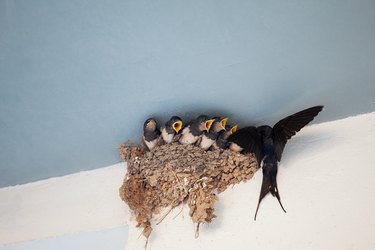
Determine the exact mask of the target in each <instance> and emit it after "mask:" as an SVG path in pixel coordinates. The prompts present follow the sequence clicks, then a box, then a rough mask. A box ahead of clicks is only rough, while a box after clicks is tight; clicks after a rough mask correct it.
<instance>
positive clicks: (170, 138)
mask: <svg viewBox="0 0 375 250" xmlns="http://www.w3.org/2000/svg"><path fill="white" fill-rule="evenodd" d="M161 137H162V138H163V140H164V141H165V142H166V143H171V142H172V141H173V137H174V134H168V132H167V129H166V128H163V129H162V130H161Z"/></svg>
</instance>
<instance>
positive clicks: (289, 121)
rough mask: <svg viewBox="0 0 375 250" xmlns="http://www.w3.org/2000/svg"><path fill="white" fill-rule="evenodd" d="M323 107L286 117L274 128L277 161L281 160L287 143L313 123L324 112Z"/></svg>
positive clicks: (312, 108)
mask: <svg viewBox="0 0 375 250" xmlns="http://www.w3.org/2000/svg"><path fill="white" fill-rule="evenodd" d="M322 109H323V106H315V107H311V108H308V109H305V110H302V111H300V112H297V113H295V114H293V115H290V116H288V117H285V118H284V119H282V120H280V121H279V122H278V123H276V124H275V126H273V130H272V133H273V134H272V137H273V141H274V148H275V153H276V157H277V160H278V161H280V160H281V155H282V153H283V150H284V147H285V144H286V142H287V141H288V140H289V139H290V138H291V137H292V136H293V135H295V134H296V133H297V132H298V131H300V130H301V129H302V128H303V127H304V126H306V125H307V124H308V123H309V122H311V121H312V120H313V119H314V117H315V116H316V115H318V114H319V112H320V111H322Z"/></svg>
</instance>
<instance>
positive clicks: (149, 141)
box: [142, 118, 160, 150]
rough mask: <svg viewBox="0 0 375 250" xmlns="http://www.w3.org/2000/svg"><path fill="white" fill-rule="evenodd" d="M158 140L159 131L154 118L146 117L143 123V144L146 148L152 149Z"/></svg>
mask: <svg viewBox="0 0 375 250" xmlns="http://www.w3.org/2000/svg"><path fill="white" fill-rule="evenodd" d="M159 140H160V131H159V129H158V127H157V124H156V121H155V119H153V118H149V119H147V120H146V121H145V123H144V125H143V136H142V142H143V143H144V144H145V146H146V147H147V148H148V150H152V149H153V148H155V147H156V146H157V145H158V143H159Z"/></svg>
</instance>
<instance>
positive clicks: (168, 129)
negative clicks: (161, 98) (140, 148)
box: [161, 116, 182, 143]
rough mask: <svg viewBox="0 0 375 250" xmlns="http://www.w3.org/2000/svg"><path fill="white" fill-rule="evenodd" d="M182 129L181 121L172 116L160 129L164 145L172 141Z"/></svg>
mask: <svg viewBox="0 0 375 250" xmlns="http://www.w3.org/2000/svg"><path fill="white" fill-rule="evenodd" d="M181 128H182V120H181V118H180V117H178V116H172V117H171V119H169V121H167V122H166V123H165V125H164V126H163V127H162V128H161V136H162V138H163V140H164V142H165V143H171V142H173V141H174V138H175V136H176V135H177V134H178V132H179V131H180V130H181Z"/></svg>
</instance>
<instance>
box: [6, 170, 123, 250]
mask: <svg viewBox="0 0 375 250" xmlns="http://www.w3.org/2000/svg"><path fill="white" fill-rule="evenodd" d="M124 173H125V166H124V164H122V163H120V164H116V165H113V166H110V167H106V168H101V169H98V170H93V171H85V172H80V173H77V174H72V175H67V176H64V177H58V178H51V179H48V180H44V181H38V182H34V183H29V184H25V185H20V186H14V187H7V188H2V189H0V201H1V202H0V244H9V243H16V242H22V241H28V240H37V239H42V238H46V237H53V236H59V235H64V234H72V233H78V232H88V231H94V230H99V229H106V228H113V227H117V226H121V225H125V224H126V219H127V218H128V217H129V215H128V210H127V208H126V206H124V203H123V202H122V201H121V199H120V198H119V195H118V189H119V187H120V186H121V183H122V180H123V178H124Z"/></svg>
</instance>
